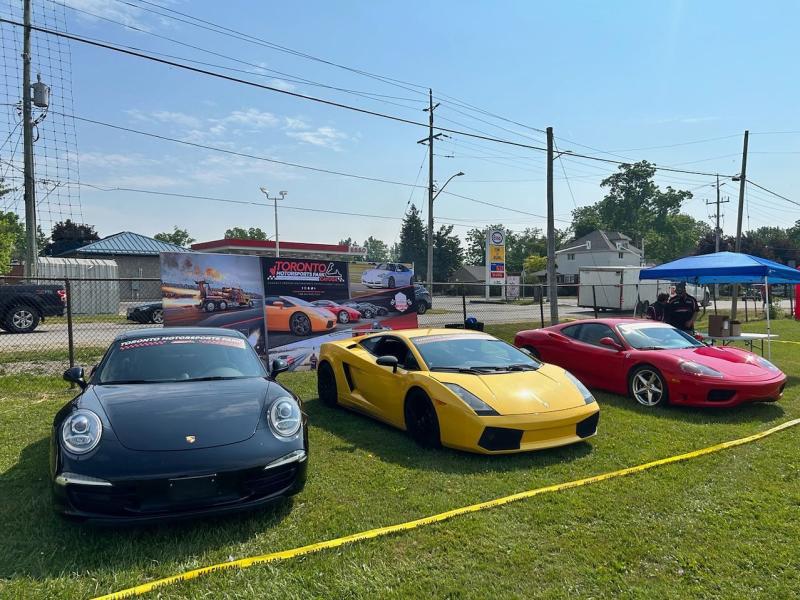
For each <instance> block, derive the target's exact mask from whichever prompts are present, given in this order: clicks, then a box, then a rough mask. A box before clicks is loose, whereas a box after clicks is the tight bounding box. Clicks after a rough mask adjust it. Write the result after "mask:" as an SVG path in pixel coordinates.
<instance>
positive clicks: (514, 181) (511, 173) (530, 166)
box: [0, 0, 800, 245]
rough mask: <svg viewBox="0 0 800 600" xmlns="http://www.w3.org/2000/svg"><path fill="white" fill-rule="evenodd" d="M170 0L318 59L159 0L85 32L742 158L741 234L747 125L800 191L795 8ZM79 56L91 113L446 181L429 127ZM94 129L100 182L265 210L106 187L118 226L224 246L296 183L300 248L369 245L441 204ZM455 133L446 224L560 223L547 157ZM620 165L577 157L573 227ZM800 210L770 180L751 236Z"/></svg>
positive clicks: (461, 119) (75, 1)
mask: <svg viewBox="0 0 800 600" xmlns="http://www.w3.org/2000/svg"><path fill="white" fill-rule="evenodd" d="M153 1H154V2H155V3H156V4H160V5H164V6H167V7H169V8H171V9H173V10H176V11H181V12H183V13H187V14H190V15H192V16H194V17H197V18H200V19H204V20H206V21H209V22H212V23H214V24H217V25H220V26H223V27H226V28H229V29H232V30H235V31H237V32H240V33H242V34H246V35H249V36H255V37H256V38H258V39H259V40H263V41H266V42H269V43H271V44H277V45H280V46H283V47H285V48H288V49H291V50H292V51H296V52H285V51H279V50H276V49H275V48H274V47H271V46H269V45H268V44H264V43H263V42H258V43H250V42H248V41H247V40H246V39H236V38H235V37H232V36H231V35H219V34H217V33H214V32H211V31H208V30H204V29H200V28H197V27H194V26H192V25H190V24H188V23H185V22H180V21H178V20H175V19H172V18H167V17H165V16H159V15H157V14H154V13H152V12H149V10H150V9H153V4H150V5H148V4H142V3H141V2H140V1H139V0H130V2H125V3H123V2H120V1H118V0H65V3H66V4H67V6H68V7H71V8H68V9H67V11H66V15H67V25H68V29H69V31H70V32H72V33H75V34H78V35H84V36H87V37H92V38H96V39H100V40H104V41H108V42H113V43H120V44H126V45H130V46H134V47H136V48H139V49H141V50H143V51H146V52H148V53H161V54H162V55H172V56H176V57H180V58H182V59H191V60H194V61H200V62H204V63H208V64H212V65H214V66H210V67H204V68H208V69H211V70H214V71H217V72H220V73H225V74H226V75H231V76H235V77H241V78H243V79H247V80H250V81H255V82H258V83H261V84H266V85H270V86H273V87H276V88H280V89H284V90H290V91H294V92H298V93H301V94H308V95H312V96H316V97H320V98H324V99H328V100H332V101H335V102H341V103H344V104H348V105H352V106H357V107H360V108H364V109H367V110H371V111H377V112H381V113H386V114H391V115H394V116H397V117H401V118H403V119H408V120H412V121H418V122H426V121H427V118H428V113H426V112H423V110H422V109H423V108H425V106H426V104H427V89H426V88H428V87H430V88H432V89H433V93H434V96H435V98H436V100H437V101H439V102H440V103H441V104H440V106H439V107H437V108H436V110H435V113H434V114H435V119H436V123H437V124H438V125H441V126H442V127H446V128H451V129H456V130H459V131H462V132H471V133H476V134H480V135H488V136H489V137H498V138H503V139H505V140H509V141H514V142H518V143H523V144H529V145H534V146H538V147H541V146H543V145H544V134H543V133H541V131H540V130H542V129H544V128H546V127H547V126H552V127H553V128H554V131H555V136H556V144H557V147H558V149H559V150H564V151H572V152H576V153H581V154H588V155H592V156H595V157H600V158H606V159H612V160H641V159H647V160H650V161H653V162H655V163H656V164H658V165H661V166H674V167H676V168H681V169H689V170H699V171H704V172H708V173H720V174H722V175H723V177H722V181H723V182H724V183H725V185H724V186H723V187H722V195H723V198H725V197H727V196H728V195H730V197H731V200H732V201H731V203H730V204H726V205H724V207H723V210H724V218H723V227H724V230H725V231H726V233H731V232H734V231H735V226H736V215H735V206H736V204H735V202H736V199H737V194H738V184H736V183H734V182H732V181H730V176H731V175H734V174H736V173H738V172H739V170H740V162H741V152H742V132H743V131H744V130H745V129H749V130H750V132H751V137H750V148H749V149H750V155H749V160H748V178H749V179H751V180H753V181H755V182H756V183H759V184H760V185H762V186H764V187H767V188H769V189H772V190H774V191H776V192H778V193H780V194H782V195H785V196H787V197H789V198H790V199H792V200H795V201H798V202H800V194H796V193H795V191H794V186H793V185H792V184H793V183H794V175H795V173H796V170H797V164H798V160H800V122H798V118H799V117H800V115H799V114H798V111H797V98H798V92H800V80H799V79H798V78H797V76H796V73H797V68H796V60H797V56H799V55H800V36H797V34H796V23H797V22H798V18H799V17H800V4H798V3H795V2H771V3H758V4H753V3H749V2H730V1H726V2H717V1H713V2H712V1H709V2H681V1H674V2H658V3H656V2H638V1H629V2H622V1H608V2H592V3H590V2H557V3H553V2H548V3H544V2H533V1H519V2H502V1H493V2H488V1H486V2H475V1H463V0H462V1H438V2H435V3H431V2H422V1H412V0H408V1H405V2H395V3H387V2H352V1H342V2H327V1H313V2H303V1H295V2H240V1H235V0H230V1H228V2H225V3H219V2H210V1H205V0H195V1H192V2H188V1H186V0H183V1H181V0H171V1H170V0H153ZM131 5H137V6H139V7H140V8H135V7H133V6H131ZM73 8H74V9H79V10H73ZM1 10H2V9H0V12H1ZM80 11H87V12H89V13H93V14H94V15H97V16H96V17H95V16H90V15H88V14H86V12H80ZM173 16H178V18H180V19H185V20H186V18H185V17H181V16H179V15H174V14H173ZM97 17H102V18H97ZM104 19H111V20H113V21H117V22H119V23H123V24H126V25H128V26H130V27H135V28H137V29H138V30H139V31H135V30H133V29H131V28H130V27H129V28H126V27H124V26H121V25H118V24H116V23H111V22H109V21H108V20H104ZM159 36H160V37H159ZM165 38H171V40H174V41H170V40H167V39H165ZM176 41H177V42H180V43H176ZM71 51H72V73H73V90H72V91H73V97H74V111H75V114H76V115H77V116H80V117H84V118H89V119H93V120H98V121H103V122H107V123H112V124H116V125H120V126H123V127H128V128H133V129H137V130H142V131H146V132H150V133H155V134H159V135H162V136H167V137H172V138H177V139H181V140H186V141H190V142H193V143H198V144H203V145H208V146H214V147H217V148H222V149H227V150H231V151H235V152H240V153H244V154H248V155H251V156H258V157H265V158H270V159H273V160H279V161H284V162H291V163H295V164H300V165H305V166H309V167H314V168H319V169H326V170H333V171H339V172H346V173H351V174H356V175H360V176H363V177H369V178H379V179H386V180H391V181H393V182H403V183H406V184H414V183H416V184H417V185H420V186H425V185H426V184H427V162H426V154H427V148H426V147H425V146H423V145H420V144H418V143H417V141H418V140H420V139H421V138H423V137H425V136H427V129H426V128H424V127H420V126H417V125H409V124H404V123H399V122H394V121H390V120H387V119H383V118H378V117H375V116H370V115H366V114H359V113H356V112H353V111H349V110H345V109H342V108H337V107H332V106H326V105H321V104H319V103H315V102H311V101H308V100H304V99H300V98H295V97H289V96H286V95H283V94H280V93H277V92H274V91H267V90H263V89H256V88H253V87H248V86H245V85H241V84H236V83H232V82H228V81H221V80H218V79H214V78H211V77H208V76H204V75H199V74H196V73H189V72H185V71H182V70H180V69H176V68H174V67H169V66H165V65H161V64H155V63H152V62H150V61H146V60H142V59H139V58H135V57H129V56H123V55H121V54H118V53H115V52H110V51H108V50H103V49H99V48H94V47H88V46H85V45H82V44H79V43H76V42H72V43H71ZM299 53H303V54H307V55H312V56H314V57H318V58H321V59H324V60H325V61H330V62H335V63H338V64H340V65H343V66H346V67H349V68H351V69H353V70H361V71H367V72H369V73H373V74H377V75H380V76H382V77H385V78H391V79H392V80H396V81H400V82H404V83H399V84H396V85H393V84H391V83H387V82H386V81H384V80H379V79H377V78H375V77H369V76H365V75H361V74H359V73H356V72H354V71H353V70H347V69H344V68H340V67H336V66H333V65H330V64H325V63H324V62H321V61H315V60H310V59H308V58H305V57H303V56H300V55H298V54H299ZM198 66H199V65H198ZM223 67H226V68H228V69H238V70H239V71H232V70H228V69H226V68H223ZM242 71H244V72H242ZM300 80H304V81H311V82H313V83H314V84H323V85H324V86H330V87H322V86H320V85H312V84H310V83H305V82H304V81H300ZM331 87H336V88H344V89H347V90H351V91H354V92H356V93H355V94H354V93H351V92H343V91H339V90H334V89H330V88H331ZM365 94H366V95H365ZM489 113H491V114H492V115H498V116H501V117H503V118H504V119H507V120H500V119H498V118H496V117H495V116H491V115H490V114H489ZM76 128H77V145H78V148H77V150H78V158H79V162H80V180H81V182H84V183H88V184H93V185H97V186H100V187H122V188H132V189H139V190H146V191H149V192H160V193H169V194H183V195H189V196H204V197H213V198H219V199H229V200H234V201H237V202H244V203H250V204H235V203H224V202H216V201H211V200H203V199H198V198H182V197H178V196H163V195H158V194H150V193H148V194H145V193H139V192H132V191H100V190H97V189H93V188H90V187H84V188H82V189H81V204H82V210H83V216H84V220H85V221H86V222H88V223H91V224H93V225H95V226H96V229H97V230H98V232H99V233H100V234H101V235H102V236H105V235H110V234H113V233H115V232H118V231H122V230H129V231H135V232H138V233H142V234H145V235H153V234H155V233H157V232H159V231H168V230H171V229H172V227H173V226H175V225H177V226H179V227H181V228H185V229H188V231H189V232H190V234H191V235H192V237H194V238H196V239H197V240H198V241H208V240H212V239H219V238H221V237H223V234H224V231H225V229H227V228H229V227H233V226H243V227H261V228H262V229H264V230H265V231H266V232H267V233H268V234H269V235H274V221H273V219H274V217H273V208H272V201H270V202H269V204H267V202H266V198H265V197H264V195H263V194H262V192H261V191H260V189H259V188H260V187H262V186H264V187H266V188H267V189H268V190H269V191H270V195H271V196H272V195H275V194H276V192H279V191H281V190H283V191H286V192H288V193H287V195H286V198H285V200H279V201H278V202H279V205H280V206H279V230H280V239H282V240H287V241H288V240H291V241H302V242H320V243H336V242H338V240H340V239H343V238H347V237H351V238H353V239H354V240H355V241H357V242H362V241H363V240H364V239H366V238H367V237H368V236H370V235H372V236H375V237H377V238H379V239H382V240H384V241H385V242H387V243H388V244H390V245H391V244H392V243H394V242H396V241H397V239H398V234H399V228H400V219H401V218H402V216H403V215H404V214H405V212H406V210H407V207H408V205H409V203H410V202H413V203H414V204H416V205H417V206H418V207H423V208H424V210H426V206H425V205H426V204H427V194H426V191H425V190H424V189H422V188H413V187H409V186H401V185H395V184H392V183H379V182H374V181H366V180H363V179H355V178H348V177H342V176H337V175H332V174H327V173H321V172H316V171H313V170H308V169H301V168H296V167H291V166H287V165H281V164H277V163H274V162H268V161H264V160H257V159H253V158H245V157H241V156H233V155H230V154H224V153H221V152H215V151H211V150H206V149H201V148H197V147H189V146H186V145H180V144H176V143H172V142H169V141H165V140H158V139H153V138H150V137H143V136H140V135H136V134H132V133H126V132H122V131H119V130H114V129H110V128H108V127H104V126H99V125H95V124H90V123H87V122H84V121H78V122H77V123H76ZM479 132H482V133H479ZM449 135H450V137H448V138H443V139H442V140H441V142H437V143H436V145H435V153H436V156H435V158H434V166H435V176H434V179H435V181H437V182H438V183H439V184H441V183H443V182H444V181H445V180H446V179H447V178H449V177H450V175H452V174H454V173H456V172H459V171H463V172H464V173H465V175H464V176H462V177H458V178H456V179H454V180H453V181H452V182H451V183H450V184H449V185H448V186H447V190H446V191H447V192H452V193H454V194H459V195H460V196H466V197H468V198H470V199H465V198H463V197H457V196H452V195H449V194H447V193H443V194H441V195H440V196H439V197H438V198H437V200H436V206H435V211H434V213H435V217H436V221H437V224H438V223H448V224H455V226H456V227H455V230H456V231H457V232H458V233H459V234H460V235H464V234H465V233H466V231H467V230H468V229H469V228H470V227H485V226H486V225H488V224H491V223H504V224H505V225H507V226H508V227H509V228H511V229H513V230H521V229H523V228H525V227H542V228H543V227H544V226H545V219H544V215H545V212H546V203H545V194H546V188H545V165H546V159H545V155H544V153H543V152H541V151H538V150H532V149H525V148H521V147H515V146H511V145H504V144H498V143H494V142H490V141H485V140H479V139H474V138H470V137H467V136H465V135H460V134H449ZM616 168H617V167H616V165H614V164H609V163H604V162H600V161H592V160H587V159H578V158H574V157H564V158H562V159H561V160H558V161H556V164H555V177H556V181H555V213H556V219H557V220H556V226H557V227H559V228H565V227H568V226H569V223H570V212H571V211H572V210H573V209H574V208H575V207H576V206H582V205H586V204H591V203H594V202H596V201H597V200H599V199H600V198H602V197H603V189H602V188H601V187H600V181H601V180H602V179H603V178H604V177H607V176H608V175H609V174H611V173H613V172H614V171H615V169H616ZM656 181H657V182H658V183H659V184H660V185H661V186H662V187H664V186H667V185H671V186H673V187H676V188H680V189H688V190H691V191H692V192H693V193H694V198H693V199H692V200H690V201H688V202H687V203H686V204H685V205H684V207H683V210H684V211H685V212H687V213H689V214H691V215H692V216H694V217H696V218H698V219H703V220H706V221H708V219H709V215H710V214H711V211H710V210H709V207H707V206H706V204H705V202H706V200H712V199H713V198H714V194H715V190H714V187H713V185H712V183H713V181H714V178H713V177H710V176H699V175H687V174H676V173H666V172H665V173H659V175H658V177H657V179H656ZM482 202H488V203H491V204H494V205H497V206H490V205H487V204H482ZM299 209H313V210H299ZM316 210H328V211H339V212H349V213H361V214H363V215H372V216H345V215H338V214H331V213H324V212H314V211H316ZM378 217H382V218H378ZM798 219H800V205H793V204H790V203H788V202H786V201H784V200H780V199H778V198H775V197H772V196H770V195H769V194H767V193H766V192H763V191H760V190H752V191H750V190H748V194H747V204H746V207H745V216H744V228H745V229H748V228H755V227H759V226H762V225H782V226H788V225H790V224H792V223H794V222H795V221H796V220H798ZM709 223H710V221H709Z"/></svg>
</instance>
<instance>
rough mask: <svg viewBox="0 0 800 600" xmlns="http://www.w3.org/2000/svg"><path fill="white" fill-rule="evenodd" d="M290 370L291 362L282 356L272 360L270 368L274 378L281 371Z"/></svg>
mask: <svg viewBox="0 0 800 600" xmlns="http://www.w3.org/2000/svg"><path fill="white" fill-rule="evenodd" d="M288 370H289V362H288V361H286V360H284V359H282V358H276V359H275V360H273V361H272V366H271V368H270V370H269V374H270V375H271V376H272V377H273V379H274V378H275V377H277V376H278V375H280V374H281V373H284V372H285V371H288Z"/></svg>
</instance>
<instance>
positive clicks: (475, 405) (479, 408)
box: [444, 383, 498, 416]
mask: <svg viewBox="0 0 800 600" xmlns="http://www.w3.org/2000/svg"><path fill="white" fill-rule="evenodd" d="M444 385H446V386H447V388H448V389H449V390H450V391H451V392H453V393H454V394H455V395H456V396H458V397H459V398H461V399H462V400H463V401H464V403H465V404H466V405H467V406H469V407H470V408H471V409H472V410H474V411H475V414H478V415H484V416H488V415H497V414H498V413H497V411H496V410H495V409H493V408H492V407H491V406H489V405H488V404H486V402H484V401H483V400H481V399H480V398H478V397H477V396H476V395H475V394H473V393H472V392H470V391H467V390H465V389H464V388H463V387H461V386H460V385H457V384H455V383H445V384H444Z"/></svg>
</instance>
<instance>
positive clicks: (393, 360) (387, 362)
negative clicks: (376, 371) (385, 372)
mask: <svg viewBox="0 0 800 600" xmlns="http://www.w3.org/2000/svg"><path fill="white" fill-rule="evenodd" d="M376 362H377V363H378V364H379V365H380V366H382V367H392V373H397V357H396V356H389V355H386V356H379V357H378V360H377V361H376Z"/></svg>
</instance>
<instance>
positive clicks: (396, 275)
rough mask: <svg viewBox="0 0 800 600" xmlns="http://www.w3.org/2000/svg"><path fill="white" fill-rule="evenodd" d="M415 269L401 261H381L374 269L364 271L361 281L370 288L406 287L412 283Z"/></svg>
mask: <svg viewBox="0 0 800 600" xmlns="http://www.w3.org/2000/svg"><path fill="white" fill-rule="evenodd" d="M413 277H414V271H412V270H411V269H409V268H408V267H406V266H405V265H403V264H400V263H381V264H379V265H378V266H376V267H375V268H374V269H369V270H368V271H364V273H363V275H361V283H362V284H364V285H365V286H367V287H370V288H389V289H394V288H396V287H405V286H408V285H411V279H412V278H413Z"/></svg>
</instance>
